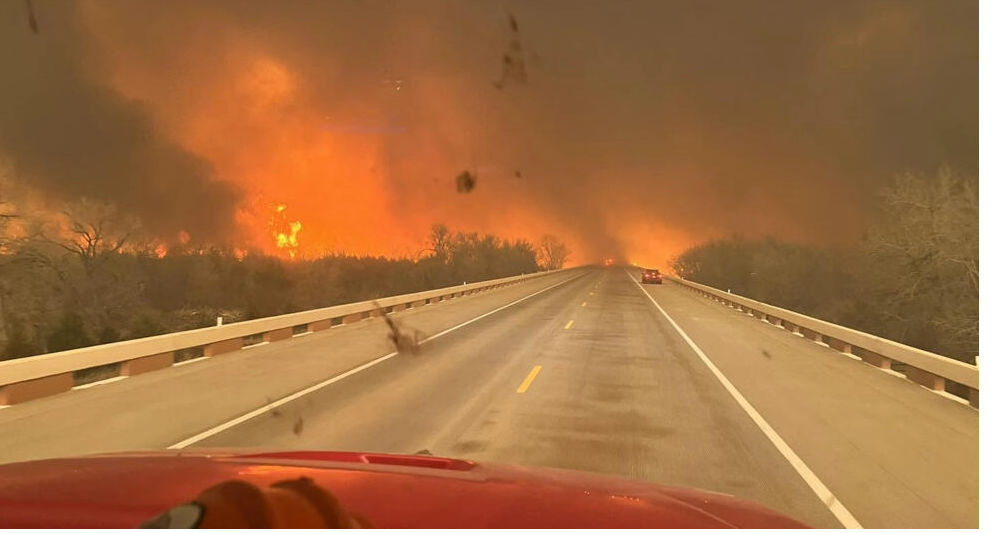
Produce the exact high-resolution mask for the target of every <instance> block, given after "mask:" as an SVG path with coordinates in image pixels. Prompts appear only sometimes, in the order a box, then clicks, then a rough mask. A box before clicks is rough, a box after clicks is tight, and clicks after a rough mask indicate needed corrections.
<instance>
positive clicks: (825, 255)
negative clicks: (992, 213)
mask: <svg viewBox="0 0 994 533" xmlns="http://www.w3.org/2000/svg"><path fill="white" fill-rule="evenodd" d="M979 235H980V233H979V198H978V195H977V179H976V177H970V176H962V175H957V174H956V173H954V172H953V171H951V170H949V169H942V170H941V171H940V172H939V173H938V175H937V176H935V177H929V176H922V175H904V176H901V177H899V178H898V179H897V180H896V181H895V183H894V184H893V185H892V186H891V187H889V188H887V189H885V190H884V191H882V194H881V205H880V216H879V220H878V222H877V224H876V225H875V226H873V227H872V228H871V229H870V231H869V232H868V233H867V235H866V237H865V239H863V241H862V242H861V243H860V244H859V246H856V247H852V248H845V249H842V248H833V249H830V248H823V247H816V246H806V245H800V244H791V243H785V242H782V241H778V240H776V239H773V238H767V239H761V240H748V239H744V238H741V237H733V238H728V239H719V240H714V241H711V242H708V243H705V244H703V245H700V246H697V247H694V248H691V249H689V250H687V251H686V252H684V253H683V254H682V255H681V256H680V257H679V258H677V260H676V261H675V262H674V264H673V267H674V270H675V271H676V273H677V274H678V275H680V276H681V277H683V278H686V279H690V280H693V281H697V282H700V283H704V284H706V285H710V286H712V287H716V288H720V289H723V290H731V291H732V292H733V293H736V294H741V295H743V296H747V297H750V298H754V299H756V300H760V301H764V302H767V303H770V304H772V305H776V306H779V307H784V308H787V309H791V310H794V311H797V312H800V313H804V314H808V315H811V316H815V317H818V318H821V319H824V320H828V321H831V322H835V323H838V324H842V325H846V326H849V327H852V328H854V329H859V330H861V331H866V332H869V333H874V334H877V335H880V336H883V337H886V338H890V339H893V340H896V341H898V342H903V343H906V344H909V345H912V346H916V347H919V348H922V349H925V350H930V351H934V352H936V353H940V354H944V355H948V356H950V357H954V358H956V359H959V360H962V361H966V362H973V361H974V360H975V357H976V356H977V355H978V352H979V338H980V337H979V336H980V331H979V283H980V274H979V264H980V237H979Z"/></svg>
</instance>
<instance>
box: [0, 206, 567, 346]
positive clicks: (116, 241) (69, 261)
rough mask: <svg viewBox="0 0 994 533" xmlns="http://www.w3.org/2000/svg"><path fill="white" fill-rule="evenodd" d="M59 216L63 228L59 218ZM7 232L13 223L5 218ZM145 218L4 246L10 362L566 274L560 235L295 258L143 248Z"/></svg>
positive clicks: (30, 235) (107, 218) (102, 218)
mask: <svg viewBox="0 0 994 533" xmlns="http://www.w3.org/2000/svg"><path fill="white" fill-rule="evenodd" d="M53 220H54V223H53ZM3 221H4V222H6V223H8V224H6V225H5V229H10V226H11V224H9V223H10V222H13V219H11V218H9V217H8V218H5V219H3ZM138 227H139V224H138V223H137V221H135V220H133V219H129V218H128V217H123V216H119V215H118V214H117V213H116V212H115V211H114V209H112V208H111V207H109V206H107V205H100V204H90V203H87V202H80V203H78V204H76V205H74V206H73V207H72V209H68V210H67V211H66V212H64V213H60V214H59V215H58V216H56V217H54V218H52V219H50V220H48V221H46V223H45V224H42V225H34V226H32V227H30V228H28V229H27V230H24V229H23V225H22V227H21V228H22V229H21V230H20V231H18V232H14V231H6V232H5V233H4V235H5V237H6V238H5V239H4V241H3V242H2V249H0V252H2V253H0V320H2V327H0V359H13V358H18V357H26V356H31V355H36V354H43V353H50V352H56V351H61V350H69V349H74V348H81V347H85V346H91V345H96V344H104V343H109V342H115V341H120V340H127V339H134V338H139V337H146V336H151V335H158V334H163V333H168V332H174V331H182V330H188V329H194V328H200V327H206V326H211V325H214V324H215V323H216V320H217V317H223V319H224V321H225V322H226V323H227V322H233V321H240V320H248V319H253V318H260V317H266V316H273V315H279V314H284V313H291V312H296V311H302V310H307V309H315V308H320V307H326V306H332V305H337V304H343V303H348V302H354V301H362V300H369V299H374V298H381V297H385V296H391V295H397V294H405V293H411V292H418V291H423V290H429V289H435V288H441V287H446V286H452V285H458V284H462V283H464V282H465V283H472V282H475V281H482V280H487V279H493V278H500V277H506V276H514V275H520V274H527V273H531V272H536V271H538V270H540V269H555V268H561V267H562V265H563V262H564V261H565V259H566V256H567V255H568V250H567V249H566V247H565V246H564V245H562V243H561V242H560V241H559V240H558V239H555V238H552V237H549V238H545V239H543V240H542V241H541V243H540V245H541V248H539V247H537V246H535V245H532V244H531V243H529V242H526V241H522V240H518V241H508V240H504V239H500V238H498V237H496V236H493V235H478V234H476V233H452V232H450V231H449V230H448V229H447V228H446V227H445V226H442V225H436V226H435V227H434V228H433V229H432V231H431V235H430V236H429V238H428V244H427V245H426V249H425V251H424V252H423V253H421V254H420V256H419V257H416V258H407V259H391V258H384V257H355V256H350V255H330V256H326V257H320V258H313V259H306V258H298V259H296V260H292V261H291V260H286V259H281V258H278V257H273V256H270V255H265V254H261V253H254V252H248V253H243V252H237V251H235V250H233V249H227V248H219V247H190V246H186V245H176V246H172V247H170V248H169V249H168V250H166V249H164V248H162V247H161V246H153V244H151V243H148V242H143V241H142V239H141V238H140V237H139V234H138V233H139V232H138V231H136V228H138Z"/></svg>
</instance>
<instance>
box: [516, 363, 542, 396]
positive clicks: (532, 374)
mask: <svg viewBox="0 0 994 533" xmlns="http://www.w3.org/2000/svg"><path fill="white" fill-rule="evenodd" d="M541 371H542V365H536V366H535V368H533V369H532V371H531V372H529V373H528V377H526V378H525V380H524V381H522V382H521V386H520V387H518V394H524V393H525V391H527V390H528V387H530V386H531V384H532V381H535V376H538V373H539V372H541Z"/></svg>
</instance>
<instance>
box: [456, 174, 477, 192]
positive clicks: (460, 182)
mask: <svg viewBox="0 0 994 533" xmlns="http://www.w3.org/2000/svg"><path fill="white" fill-rule="evenodd" d="M475 187H476V174H473V173H472V172H470V171H468V170H464V171H463V172H462V173H460V174H459V175H458V176H456V191H458V192H461V193H463V192H466V193H468V192H473V188H475Z"/></svg>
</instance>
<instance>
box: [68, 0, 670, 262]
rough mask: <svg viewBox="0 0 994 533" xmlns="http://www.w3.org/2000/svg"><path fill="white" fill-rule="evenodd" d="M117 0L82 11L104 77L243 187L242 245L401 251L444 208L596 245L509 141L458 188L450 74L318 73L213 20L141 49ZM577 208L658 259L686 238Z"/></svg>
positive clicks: (497, 228)
mask: <svg viewBox="0 0 994 533" xmlns="http://www.w3.org/2000/svg"><path fill="white" fill-rule="evenodd" d="M119 10H120V8H115V7H114V5H113V4H107V3H97V2H93V3H86V4H85V13H86V18H87V23H88V25H90V26H91V30H92V33H93V35H94V36H95V37H96V38H97V39H98V40H99V41H100V43H101V45H102V47H103V48H104V49H105V51H106V52H107V57H108V65H109V66H110V70H111V72H112V74H111V77H110V85H111V86H112V88H113V89H114V90H116V91H119V92H121V93H122V94H124V95H125V96H128V97H130V98H134V99H136V100H140V101H142V102H144V103H147V104H148V106H149V108H150V109H151V110H152V111H153V113H154V114H155V117H156V119H157V120H156V124H157V126H158V127H161V128H163V130H164V131H165V132H167V134H168V135H170V136H171V137H172V138H173V139H174V140H176V142H178V143H179V144H181V145H182V146H183V147H184V148H186V149H188V150H190V151H191V152H193V153H196V154H197V155H199V156H201V157H204V158H206V159H207V160H209V161H210V162H211V164H212V165H213V167H214V169H215V170H216V172H217V176H218V178H219V179H221V180H226V181H229V182H232V183H235V184H237V186H238V187H239V188H240V189H242V191H243V192H244V193H245V202H244V204H243V205H242V206H241V208H240V210H239V212H238V213H237V214H236V221H237V222H238V224H239V225H241V226H242V227H243V228H245V229H247V232H246V233H248V235H249V238H248V239H247V240H246V241H245V242H239V243H235V244H236V245H237V246H238V247H240V248H241V249H243V250H245V249H259V250H262V251H264V252H266V253H271V254H276V255H279V256H280V257H284V258H288V259H299V258H302V257H314V256H318V255H322V254H326V253H339V252H341V253H348V254H356V255H383V256H387V257H398V256H408V257H415V256H417V255H418V253H419V252H420V251H421V250H423V249H424V246H425V240H426V238H427V235H428V234H429V231H430V228H431V226H432V224H435V223H444V224H446V225H447V226H449V228H450V229H451V230H452V231H463V232H479V233H490V234H494V235H498V236H500V237H502V238H508V239H518V238H521V239H527V240H530V241H532V242H537V241H538V240H539V238H541V236H542V235H543V234H553V235H557V236H559V237H561V238H562V239H564V240H565V241H566V242H567V244H568V245H569V246H570V248H571V249H572V250H573V254H572V256H571V257H570V261H569V262H570V263H573V264H577V263H588V262H590V263H593V262H599V261H601V260H602V259H603V258H604V255H603V254H604V253H605V251H603V250H597V249H595V247H594V246H592V245H591V246H589V247H588V246H586V241H587V240H588V239H589V237H590V236H589V235H588V233H589V230H585V229H584V227H581V226H580V225H578V224H576V223H575V222H576V221H575V220H570V219H567V218H566V217H564V216H563V215H561V214H560V215H559V216H557V215H555V214H552V213H551V212H550V210H549V209H548V207H549V206H548V205H547V203H548V201H547V200H543V199H542V197H541V194H540V193H539V192H537V191H539V190H540V189H541V188H542V185H541V179H542V177H541V176H539V175H531V174H528V173H527V171H526V172H525V175H526V176H527V179H523V178H521V177H520V175H519V176H518V177H515V173H516V170H517V169H516V167H515V165H516V164H517V163H516V162H514V161H510V159H513V157H510V158H503V159H502V156H500V155H494V156H493V161H487V162H484V163H481V165H482V166H489V167H492V168H488V169H487V170H485V171H481V172H480V181H479V183H478V186H477V187H476V189H475V190H474V191H473V193H472V194H463V195H460V194H458V193H457V192H456V190H455V185H454V178H455V176H456V175H457V174H458V173H459V172H461V171H463V170H466V168H468V167H469V166H471V165H473V162H472V159H473V157H474V156H473V155H472V154H474V153H478V151H479V150H481V149H483V148H481V147H486V146H488V143H491V139H490V136H489V134H488V133H487V132H486V131H484V130H481V129H480V128H479V126H478V124H479V123H480V121H481V119H480V117H479V116H477V115H476V114H474V113H471V112H467V111H466V110H465V106H457V105H453V104H452V99H453V95H456V94H461V93H460V91H464V90H465V88H464V87H463V86H462V85H460V83H459V82H457V81H454V80H452V79H449V78H447V77H445V76H441V77H431V76H428V77H422V78H418V79H417V81H418V83H410V84H408V83H406V82H405V83H402V84H401V85H398V84H396V83H391V84H390V85H389V86H385V87H384V86H382V83H381V81H377V80H365V79H361V80H359V81H356V80H355V79H354V78H352V77H350V76H349V73H348V72H347V71H345V70H339V66H337V63H336V62H335V60H334V58H333V57H329V58H328V61H329V64H330V65H332V66H333V68H330V69H328V70H325V71H322V73H321V74H320V76H321V81H320V82H319V80H317V79H316V75H314V74H313V72H314V71H313V70H312V69H311V70H309V69H308V67H309V66H310V65H307V64H305V63H302V62H301V61H300V60H299V58H295V57H294V56H292V55H289V54H286V52H285V51H283V53H284V54H285V55H283V56H281V55H280V53H281V50H279V49H277V48H273V47H271V46H269V45H268V43H266V42H261V41H259V40H258V38H257V37H256V36H254V35H252V34H250V33H246V32H243V31H241V30H240V29H239V28H238V27H237V26H235V25H228V24H220V23H212V24H210V25H209V32H206V33H204V34H203V35H201V34H200V33H197V32H193V33H191V34H190V38H191V40H190V41H188V42H185V43H184V44H182V45H176V47H175V49H174V51H173V52H170V53H177V54H183V55H184V57H183V61H177V62H170V61H159V62H156V63H150V62H149V61H148V58H147V57H146V56H145V55H144V54H143V53H142V50H141V49H139V48H136V47H130V46H125V45H124V43H129V42H130V40H131V34H130V33H129V31H130V30H129V28H130V27H131V26H130V25H128V24H123V23H122V22H121V20H123V19H120V20H119V19H117V18H116V16H117V15H120V13H118V11H119ZM177 16H179V15H177ZM184 24H186V23H185V22H184ZM205 24H206V23H205ZM143 31H144V30H143ZM198 39H200V40H198ZM203 47H213V48H215V49H216V50H215V51H216V52H217V53H210V54H204V53H202V49H203ZM216 58H223V61H217V60H216ZM153 66H154V68H153ZM163 80H166V81H163ZM329 87H333V88H334V91H333V94H331V95H329V93H328V91H329ZM190 89H195V90H190ZM177 94H182V95H183V96H182V98H180V97H177ZM412 110H416V111H412ZM405 117H407V118H406V119H405ZM405 120H409V122H405ZM495 151H497V152H499V151H500V150H495ZM612 183H613V182H612ZM600 192H601V191H598V190H591V191H590V194H592V195H596V194H598V193H600ZM578 194H582V193H578ZM276 202H278V203H276ZM288 206H292V213H293V215H292V216H293V218H292V219H291V218H289V217H288V215H287V213H288ZM590 217H592V218H598V217H606V220H605V222H606V224H605V225H606V226H608V227H607V228H606V229H607V230H608V231H610V232H611V233H613V234H615V235H619V236H621V238H622V239H623V241H624V242H622V243H620V244H621V245H622V246H623V247H625V248H626V249H625V250H624V252H627V253H630V254H638V257H639V258H640V260H642V261H652V262H653V265H659V266H662V264H663V263H664V258H665V257H667V256H669V255H671V253H672V252H673V251H674V248H675V247H676V246H675V244H676V243H677V242H682V241H684V240H686V238H685V236H682V235H681V236H674V235H672V234H669V233H668V234H667V235H666V236H665V238H663V239H661V238H660V230H659V228H658V227H656V224H655V223H652V222H651V220H652V219H651V217H650V216H649V214H648V213H646V218H645V221H644V222H643V221H642V220H639V219H641V217H640V216H638V215H628V214H621V213H617V212H612V211H611V210H610V209H609V208H607V211H606V212H597V213H590ZM621 218H623V219H621ZM633 218H634V219H636V220H635V221H634V222H633V220H632V219H633ZM301 220H307V230H306V233H304V234H303V239H302V238H301V237H302V233H301V232H302V231H303V224H302V222H301ZM588 227H589V225H588ZM183 240H189V236H186V239H181V241H183ZM610 253H619V251H618V250H611V251H610ZM618 259H619V260H620V255H619V256H618Z"/></svg>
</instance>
